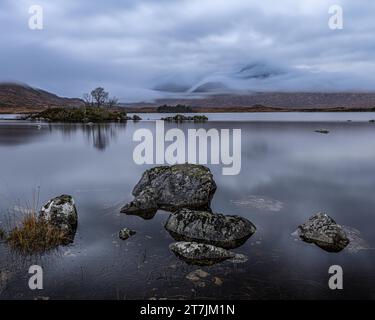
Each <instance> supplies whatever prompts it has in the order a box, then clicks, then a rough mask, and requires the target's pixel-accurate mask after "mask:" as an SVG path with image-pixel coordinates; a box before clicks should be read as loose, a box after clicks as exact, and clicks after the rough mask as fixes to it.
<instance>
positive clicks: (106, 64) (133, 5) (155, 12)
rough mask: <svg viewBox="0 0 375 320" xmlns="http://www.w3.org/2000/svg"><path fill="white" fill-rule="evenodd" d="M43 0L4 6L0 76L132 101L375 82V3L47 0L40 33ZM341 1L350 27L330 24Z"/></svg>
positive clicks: (369, 86)
mask: <svg viewBox="0 0 375 320" xmlns="http://www.w3.org/2000/svg"><path fill="white" fill-rule="evenodd" d="M34 3H35V1H31V0H19V1H17V2H16V1H11V0H5V1H4V0H3V1H2V2H1V3H0V28H1V30H3V32H2V33H1V34H0V41H1V43H2V48H1V55H0V65H1V74H0V80H7V81H8V80H17V81H22V82H26V83H29V84H30V85H33V86H38V87H41V88H43V89H46V90H51V91H54V92H56V93H58V94H61V95H65V96H81V95H82V92H85V91H88V90H89V89H90V88H91V87H93V86H96V85H99V84H100V85H103V86H105V87H106V88H108V89H109V90H110V91H111V92H112V93H113V94H114V95H116V96H118V97H120V99H121V100H123V101H137V100H147V99H153V98H157V97H162V96H165V95H166V94H171V93H166V92H163V90H164V91H165V90H168V91H171V92H172V94H179V93H178V92H193V91H195V90H197V89H200V88H209V89H210V90H211V89H213V90H215V89H216V90H219V91H220V90H241V91H242V90H246V91H250V90H257V91H273V90H285V91H300V90H303V91H319V90H329V91H341V90H353V91H354V90H355V91H357V90H364V91H366V90H373V89H374V88H375V78H374V77H373V76H372V75H373V74H374V71H375V61H374V53H375V42H374V41H373V40H372V39H373V34H374V32H375V22H374V19H373V17H374V14H375V4H374V2H373V1H371V0H363V1H361V2H359V1H351V0H341V1H330V0H314V1H312V0H306V1H299V0H286V1H282V2H281V1H280V2H275V1H271V0H264V1H262V2H259V1H255V0H254V1H253V0H234V1H230V2H229V1H224V0H203V1H202V0H200V1H198V0H179V1H176V0H141V1H140V0H128V1H120V0H109V1H92V0H91V1H89V0H82V1H73V0H56V1H47V0H39V1H38V4H40V5H42V6H43V8H44V14H45V29H44V30H43V31H31V30H29V29H28V28H27V19H28V17H29V16H28V7H29V6H30V5H32V4H34ZM336 3H338V4H341V5H342V6H343V8H344V19H345V20H344V23H345V24H344V30H340V31H332V30H330V29H329V28H328V18H329V15H328V7H329V6H330V5H331V4H336ZM248 66H254V67H253V68H250V69H248V70H246V67H248ZM243 69H244V70H245V71H243V72H242V73H241V72H240V71H241V70H243ZM154 89H156V90H154Z"/></svg>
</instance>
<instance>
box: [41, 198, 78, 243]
mask: <svg viewBox="0 0 375 320" xmlns="http://www.w3.org/2000/svg"><path fill="white" fill-rule="evenodd" d="M39 217H40V218H41V219H44V220H45V221H46V222H47V223H50V224H51V225H53V226H54V227H56V228H58V229H59V230H61V231H63V232H64V233H65V235H66V239H67V243H69V242H72V241H73V239H74V236H75V232H76V230H77V224H78V215H77V209H76V206H75V203H74V199H73V198H72V197H71V196H69V195H62V196H59V197H56V198H54V199H51V200H50V201H48V202H47V203H46V204H45V205H44V206H43V207H42V209H41V211H40V214H39Z"/></svg>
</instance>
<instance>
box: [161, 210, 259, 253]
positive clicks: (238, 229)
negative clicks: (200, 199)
mask: <svg viewBox="0 0 375 320" xmlns="http://www.w3.org/2000/svg"><path fill="white" fill-rule="evenodd" d="M165 229H166V230H167V231H168V232H169V233H170V234H171V236H172V237H173V238H174V239H175V240H176V241H190V242H191V241H193V242H201V243H206V244H211V245H214V246H217V247H222V248H225V249H233V248H237V247H239V246H241V245H242V244H244V243H245V242H246V240H247V239H249V238H250V237H251V236H252V235H253V234H254V233H255V231H256V227H255V226H254V225H253V224H252V223H251V222H250V221H249V220H247V219H245V218H242V217H239V216H225V215H222V214H214V213H211V212H207V211H194V210H190V209H181V210H179V211H177V212H175V213H173V214H171V215H170V217H169V218H168V220H167V222H166V224H165Z"/></svg>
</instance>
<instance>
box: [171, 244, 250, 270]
mask: <svg viewBox="0 0 375 320" xmlns="http://www.w3.org/2000/svg"><path fill="white" fill-rule="evenodd" d="M169 249H170V250H171V251H172V252H173V253H174V254H175V255H176V256H177V257H179V258H181V259H182V260H184V261H185V262H187V263H190V264H194V265H199V266H211V265H214V264H216V263H219V262H223V261H226V260H231V261H232V262H234V263H242V262H246V261H247V258H246V257H245V256H244V255H242V254H236V253H234V252H231V251H228V250H225V249H223V248H219V247H215V246H212V245H209V244H204V243H196V242H176V243H172V244H171V245H170V246H169Z"/></svg>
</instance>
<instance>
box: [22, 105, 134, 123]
mask: <svg viewBox="0 0 375 320" xmlns="http://www.w3.org/2000/svg"><path fill="white" fill-rule="evenodd" d="M24 119H26V120H43V121H48V122H72V123H90V122H93V123H98V122H122V121H127V120H131V118H129V117H127V115H126V112H121V111H117V110H116V111H115V110H111V109H103V108H96V107H94V108H69V107H65V108H50V109H47V110H44V111H42V112H38V113H34V114H31V115H28V116H26V117H25V118H24Z"/></svg>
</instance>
